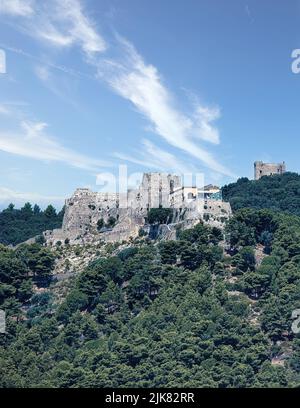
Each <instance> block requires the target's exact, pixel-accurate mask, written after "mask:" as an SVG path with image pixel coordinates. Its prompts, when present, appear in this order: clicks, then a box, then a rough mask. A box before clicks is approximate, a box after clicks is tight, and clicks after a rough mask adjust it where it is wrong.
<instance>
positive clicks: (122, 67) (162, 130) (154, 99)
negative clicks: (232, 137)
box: [98, 38, 233, 176]
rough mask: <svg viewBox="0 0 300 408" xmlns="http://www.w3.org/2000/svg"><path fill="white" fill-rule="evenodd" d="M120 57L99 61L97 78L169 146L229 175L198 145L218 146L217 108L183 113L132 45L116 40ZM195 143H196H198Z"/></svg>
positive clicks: (230, 174) (157, 75)
mask: <svg viewBox="0 0 300 408" xmlns="http://www.w3.org/2000/svg"><path fill="white" fill-rule="evenodd" d="M119 43H120V45H121V47H122V51H123V52H122V56H121V58H120V59H119V60H115V59H114V60H112V59H110V60H109V59H106V60H104V61H103V60H100V61H98V76H99V78H100V79H102V80H104V81H106V82H107V83H108V84H109V86H110V87H111V88H112V89H113V90H114V91H115V92H117V93H118V94H119V95H121V96H122V97H123V98H125V99H127V100H129V101H130V102H131V103H132V104H133V105H134V106H135V108H136V109H137V110H138V111H139V112H140V113H141V114H143V116H144V117H145V118H146V119H147V120H149V121H150V123H151V124H152V126H153V129H152V130H153V131H154V132H155V133H156V134H158V135H160V136H161V137H162V138H163V139H164V140H165V141H167V142H168V143H169V144H170V145H172V146H174V147H176V148H178V149H180V150H182V151H184V152H185V153H188V154H189V155H191V156H193V157H194V158H196V159H198V160H200V161H201V162H202V163H203V164H205V165H206V166H207V167H209V168H210V169H212V170H214V171H216V172H219V173H222V174H225V175H228V176H232V175H233V174H232V172H231V171H230V170H229V169H227V168H226V167H224V166H223V165H221V164H220V163H219V162H218V161H217V160H216V159H215V158H214V157H213V155H212V154H211V153H210V152H209V151H207V150H206V149H205V148H203V147H201V146H200V145H199V139H202V140H203V141H205V142H210V143H214V144H217V143H219V133H218V130H217V128H216V127H214V126H213V121H214V120H216V119H217V118H218V117H219V109H218V108H209V107H208V106H203V105H200V104H197V106H196V107H195V109H194V111H193V112H192V114H191V115H186V114H184V113H183V112H182V111H181V110H180V109H179V108H177V107H176V106H175V101H174V99H173V97H172V96H171V94H170V92H169V91H168V89H167V87H166V86H165V85H164V84H163V81H162V79H161V77H160V75H159V73H158V70H157V69H156V68H155V67H154V66H153V65H147V64H146V63H145V62H144V60H143V58H142V57H141V56H140V55H139V54H138V53H137V51H136V50H135V48H134V47H133V45H132V44H130V43H129V42H128V41H126V40H124V39H120V38H119ZM197 141H198V142H197Z"/></svg>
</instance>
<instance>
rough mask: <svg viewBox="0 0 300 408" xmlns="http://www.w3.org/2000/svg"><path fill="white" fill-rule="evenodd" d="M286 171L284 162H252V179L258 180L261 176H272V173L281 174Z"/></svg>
mask: <svg viewBox="0 0 300 408" xmlns="http://www.w3.org/2000/svg"><path fill="white" fill-rule="evenodd" d="M285 172H286V165H285V162H282V163H264V162H262V161H256V162H255V163H254V179H255V180H259V179H260V178H262V177H263V176H272V175H273V174H283V173H285Z"/></svg>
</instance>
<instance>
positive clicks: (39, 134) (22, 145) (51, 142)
mask: <svg viewBox="0 0 300 408" xmlns="http://www.w3.org/2000/svg"><path fill="white" fill-rule="evenodd" d="M46 128H47V124H46V123H43V122H37V123H32V122H25V121H23V122H22V123H21V126H20V129H19V130H18V131H17V132H11V131H0V150H2V151H4V152H7V153H11V154H16V155H19V156H24V157H29V158H32V159H36V160H42V161H54V162H62V163H65V164H67V165H69V166H73V167H77V168H81V169H85V170H90V171H97V170H99V169H101V168H102V167H103V166H109V165H110V163H108V162H105V161H101V160H96V159H93V158H90V157H88V156H85V155H83V154H80V153H77V152H75V151H73V150H72V149H69V148H66V147H64V146H63V145H61V144H60V143H59V142H58V141H57V140H56V139H55V138H53V137H52V136H49V135H48V134H47V133H46V131H45V130H46Z"/></svg>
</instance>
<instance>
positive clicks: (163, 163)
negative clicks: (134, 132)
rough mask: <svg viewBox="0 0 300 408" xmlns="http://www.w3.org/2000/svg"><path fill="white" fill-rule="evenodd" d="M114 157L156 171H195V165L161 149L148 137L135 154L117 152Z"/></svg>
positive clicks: (182, 172)
mask: <svg viewBox="0 0 300 408" xmlns="http://www.w3.org/2000/svg"><path fill="white" fill-rule="evenodd" d="M114 157H117V158H118V159H121V160H124V161H127V162H131V163H135V164H138V165H140V166H143V167H146V168H147V167H148V168H151V169H154V170H156V171H157V170H160V171H167V172H174V173H178V174H180V173H181V174H185V173H190V172H194V171H195V168H194V167H193V166H191V165H186V164H184V163H183V162H182V161H181V160H179V159H178V158H177V157H175V156H174V155H173V154H171V153H169V152H167V151H165V150H163V149H161V148H160V147H158V146H156V145H154V144H153V143H152V142H150V141H149V140H146V139H145V140H143V141H142V148H141V149H139V150H138V151H134V154H133V155H130V154H124V153H120V152H116V153H114Z"/></svg>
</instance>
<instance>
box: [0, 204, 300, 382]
mask: <svg viewBox="0 0 300 408" xmlns="http://www.w3.org/2000/svg"><path fill="white" fill-rule="evenodd" d="M226 237H227V244H226V245H225V243H224V242H221V240H222V238H223V234H222V233H221V231H219V230H218V229H216V228H211V227H208V226H204V225H202V224H198V225H197V226H196V227H195V228H193V229H191V230H187V231H184V232H181V233H179V237H178V240H176V241H166V242H155V241H150V240H148V239H138V240H136V241H135V242H132V243H131V244H128V243H127V244H125V243H124V244H122V245H120V244H114V245H112V244H106V245H104V244H99V246H98V247H97V248H89V251H94V253H96V254H98V255H96V259H94V260H93V261H92V262H90V264H89V265H88V266H87V267H86V268H85V269H84V270H83V271H82V272H80V271H77V273H76V274H75V276H74V278H72V279H69V280H66V282H67V284H66V288H65V289H66V292H64V293H66V294H63V295H62V292H61V291H60V292H57V283H55V281H53V280H52V282H50V278H49V273H50V272H51V270H52V269H53V266H54V258H55V259H56V260H57V259H62V258H64V257H65V259H69V256H70V253H71V252H72V251H73V250H74V251H75V252H76V254H78V255H79V256H83V251H84V250H87V248H77V249H76V248H74V249H72V248H71V247H70V246H68V245H67V246H66V247H60V246H58V247H57V248H56V249H53V248H52V250H51V251H50V250H49V249H47V248H44V247H41V246H39V245H38V244H35V245H30V246H28V245H24V246H21V247H19V248H18V250H17V251H12V250H10V249H7V248H5V247H1V248H0V273H1V276H0V281H1V286H0V288H1V289H0V294H1V295H0V302H1V304H0V308H1V309H4V310H6V312H7V315H8V319H7V333H6V334H5V335H3V334H2V335H0V342H1V349H0V385H1V387H42V386H43V387H150V386H151V387H171V386H174V387H275V386H276V387H277V386H278V387H291V386H297V385H299V383H300V365H299V361H300V338H299V335H296V334H294V333H293V332H292V330H291V325H292V320H291V313H292V311H293V310H294V309H296V308H300V268H299V265H300V219H299V218H298V217H296V216H292V215H284V214H279V213H276V212H272V211H269V210H261V211H257V210H242V211H239V212H237V213H236V215H235V216H234V217H233V218H232V219H231V221H230V222H229V224H228V226H227V228H226ZM224 246H225V251H224V250H223V248H224ZM258 253H259V256H258ZM80 254H81V255H80ZM66 269H67V267H66ZM60 289H61V286H60Z"/></svg>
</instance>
